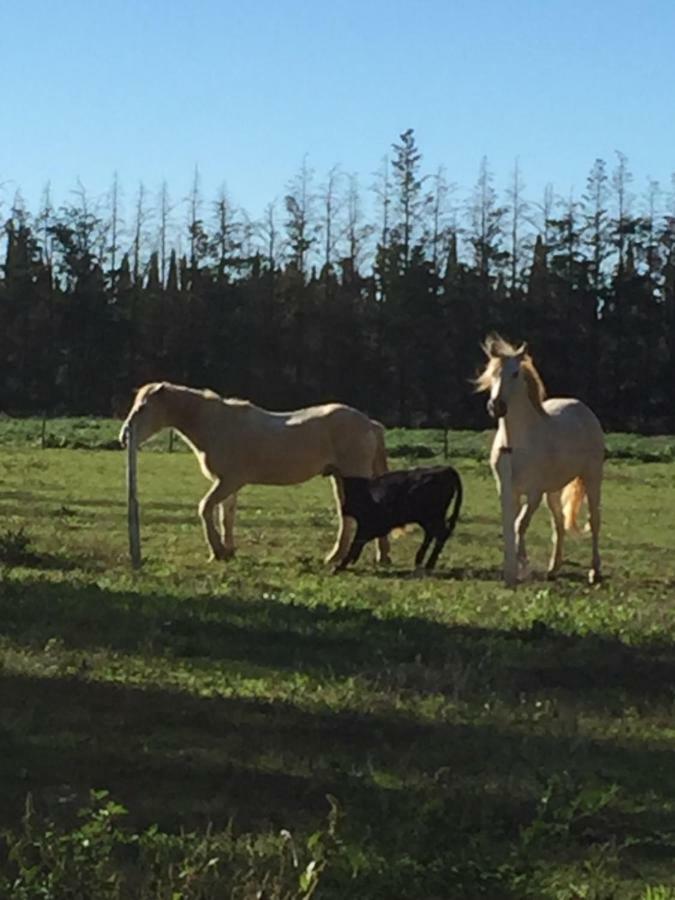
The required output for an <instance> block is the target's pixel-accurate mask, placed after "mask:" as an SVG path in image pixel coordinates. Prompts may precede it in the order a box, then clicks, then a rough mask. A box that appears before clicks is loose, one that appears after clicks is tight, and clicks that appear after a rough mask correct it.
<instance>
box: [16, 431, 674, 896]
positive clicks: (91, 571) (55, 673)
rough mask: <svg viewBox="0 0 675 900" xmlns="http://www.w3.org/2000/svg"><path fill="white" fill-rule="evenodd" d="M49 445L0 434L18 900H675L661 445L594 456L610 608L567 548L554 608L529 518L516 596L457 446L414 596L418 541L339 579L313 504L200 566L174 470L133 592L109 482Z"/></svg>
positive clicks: (540, 538) (582, 556) (669, 588)
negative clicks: (450, 508)
mask: <svg viewBox="0 0 675 900" xmlns="http://www.w3.org/2000/svg"><path fill="white" fill-rule="evenodd" d="M33 424H35V423H33ZM38 425H39V423H38ZM26 427H27V426H26ZM115 428H116V426H115V425H114V423H98V424H97V425H96V427H92V429H91V431H86V429H85V428H84V425H83V427H82V429H81V431H80V433H81V434H82V435H84V434H86V437H85V438H84V439H83V440H82V443H84V444H86V445H87V446H94V445H97V444H98V445H99V446H101V445H105V443H106V442H107V441H108V440H112V439H114V434H115ZM49 429H52V431H50V433H53V434H55V435H61V436H62V437H63V441H62V443H63V444H64V445H66V446H67V445H68V444H70V443H72V442H73V434H74V433H75V432H74V431H73V430H72V429H67V428H65V427H64V426H63V424H62V423H56V424H54V425H52V423H49ZM39 435H40V430H39V427H38V429H37V437H35V434H34V433H30V434H29V432H28V431H22V432H21V431H19V432H17V431H16V430H15V431H14V432H13V433H12V434H11V437H10V436H9V435H8V432H7V431H6V430H5V426H4V425H3V426H2V427H0V512H1V513H2V516H1V517H0V672H1V678H0V686H1V691H2V696H1V698H0V792H1V793H0V796H2V798H3V803H2V804H0V824H1V825H2V826H3V827H4V828H5V829H7V830H8V831H9V832H10V836H9V837H6V839H5V847H4V850H2V849H1V848H0V856H2V855H3V854H4V856H5V857H7V858H6V859H5V861H4V863H3V864H2V866H1V869H2V872H4V873H5V877H6V879H9V880H8V881H5V882H4V885H5V890H6V891H7V892H8V893H7V896H12V897H19V898H20V897H38V896H39V897H45V896H53V897H55V898H59V900H60V898H62V897H67V896H83V897H86V896H97V897H98V896H102V897H103V896H110V897H118V896H119V897H134V898H136V897H167V898H170V900H175V898H181V897H195V898H196V897H209V898H210V897H213V898H215V897H219V898H220V897H236V898H249V897H250V898H253V897H256V896H265V897H269V898H272V897H274V898H282V897H285V898H296V897H297V898H300V897H309V896H316V897H325V898H330V900H332V898H356V900H366V898H381V900H396V898H401V900H404V898H424V900H434V898H435V900H440V898H454V897H461V898H464V897H467V898H471V897H481V896H483V897H489V898H499V897H511V898H521V897H542V898H544V897H545V898H577V897H585V898H610V897H615V898H644V900H657V898H658V900H666V898H673V897H675V866H674V865H673V856H674V854H675V768H674V767H673V766H672V749H673V740H674V738H675V724H674V722H675V719H674V716H673V713H674V712H675V603H674V602H673V597H674V593H675V592H674V588H675V557H674V555H673V550H672V547H673V539H672V536H673V533H675V503H674V502H673V501H674V500H675V491H674V489H673V483H674V481H673V479H674V475H675V465H674V464H673V463H669V462H653V463H651V464H644V463H640V462H639V460H640V459H641V458H653V459H668V456H667V453H668V452H672V440H671V441H670V443H669V440H668V439H665V438H664V439H660V438H655V439H646V438H642V439H637V438H634V437H632V436H612V437H610V441H609V443H610V447H614V450H615V451H616V452H615V454H614V455H615V456H618V457H621V455H622V454H623V455H626V454H625V453H623V451H624V450H625V448H626V447H633V451H632V452H633V455H632V457H631V458H629V459H622V458H617V459H612V460H610V462H609V463H608V464H607V469H606V481H605V495H604V504H603V507H604V520H605V524H604V532H603V540H602V549H603V562H604V568H605V572H606V575H607V580H606V582H605V584H603V585H602V586H600V587H597V588H589V587H588V586H587V585H586V584H585V574H586V570H587V567H588V562H589V556H590V546H589V541H588V540H587V539H586V538H584V537H581V538H576V539H574V540H570V541H569V542H568V545H567V554H566V555H567V562H566V564H565V566H564V569H563V574H562V576H561V578H560V579H559V580H558V581H557V582H556V583H554V584H550V583H548V582H546V581H545V580H544V578H543V572H544V570H545V565H546V559H547V554H548V548H549V525H548V521H547V517H546V515H545V512H544V510H543V509H542V510H541V511H540V512H539V513H538V514H537V516H536V517H535V520H534V522H533V525H532V538H531V541H530V556H531V559H532V564H533V568H534V575H533V578H532V580H531V581H530V582H528V583H527V584H525V585H521V586H520V587H519V588H518V589H517V590H516V591H511V590H507V589H506V588H504V587H503V585H502V584H501V581H500V579H499V566H500V557H501V548H500V537H499V531H500V529H499V515H498V507H497V501H496V496H495V488H494V484H493V481H492V478H491V476H490V474H489V471H488V469H487V466H486V464H485V462H484V461H483V460H484V457H485V453H486V449H485V448H486V445H487V441H488V437H487V435H485V434H483V435H473V434H469V433H453V434H452V435H451V436H450V448H451V453H452V460H453V462H454V463H455V465H456V466H457V468H458V469H459V470H460V472H461V474H462V477H463V480H464V484H465V497H466V501H465V508H464V512H463V515H462V517H461V520H460V523H459V525H458V527H457V532H456V535H455V536H454V538H453V539H452V540H451V541H450V542H449V543H448V545H447V546H446V549H445V551H444V553H443V555H442V556H441V559H440V561H439V569H438V572H437V574H436V576H435V577H432V578H424V579H415V578H412V577H410V568H411V563H412V558H413V556H414V551H415V549H416V546H417V542H418V536H417V535H416V534H411V535H405V536H404V537H402V538H401V539H399V540H398V541H395V542H394V545H393V557H394V564H393V566H392V568H391V569H390V570H385V571H378V570H376V569H375V567H374V565H373V562H372V553H364V554H363V557H362V560H361V562H360V563H359V564H358V565H357V566H356V567H355V569H354V571H352V572H349V573H347V574H344V575H342V576H337V577H334V576H331V575H330V574H329V573H328V572H327V571H326V570H325V569H324V567H323V566H322V564H321V562H320V560H321V558H322V556H323V554H324V553H325V552H326V550H327V549H329V548H330V546H331V544H332V540H333V536H334V535H333V529H334V513H333V507H332V496H331V492H330V487H329V484H328V483H327V482H326V481H325V480H322V479H317V480H315V481H314V482H311V483H309V484H306V485H302V486H299V487H297V488H259V487H253V486H252V487H248V488H246V489H244V490H243V491H242V492H241V495H240V504H239V512H238V518H237V541H238V546H239V551H238V556H237V557H236V558H235V559H234V560H233V561H232V562H230V563H227V564H215V563H211V564H209V563H207V562H206V556H207V552H206V546H205V544H204V541H203V537H202V534H201V529H200V527H199V525H198V521H197V515H196V504H197V502H198V500H199V498H200V496H201V494H202V493H203V492H204V491H205V488H206V486H207V485H206V482H205V481H204V479H203V478H202V476H201V475H200V474H199V471H198V469H197V466H196V464H195V462H194V460H193V459H192V457H191V456H190V455H188V454H186V453H183V452H176V453H173V454H171V455H169V454H166V453H153V452H143V453H142V454H141V455H140V459H139V484H140V500H141V517H142V540H143V556H144V565H143V568H142V570H141V571H140V572H138V573H133V572H132V571H131V570H130V567H129V564H128V550H127V537H126V508H125V488H124V454H122V453H119V452H118V453H113V452H110V453H97V452H92V451H91V450H86V449H80V450H75V449H63V450H59V449H45V450H40V449H37V448H36V447H35V446H33V445H34V443H35V440H37V441H38V443H39ZM166 441H167V439H166V436H162V437H160V438H159V439H158V441H157V443H156V447H157V448H159V449H162V448H166ZM389 444H390V446H391V447H392V448H394V453H393V454H392V455H393V456H394V457H395V462H396V464H397V465H404V464H407V463H408V462H411V461H415V462H422V463H424V462H426V461H427V457H426V455H425V454H424V453H420V452H419V450H418V449H417V448H419V447H429V448H431V452H432V453H435V454H438V452H439V451H440V449H441V447H442V434H441V433H440V432H436V433H425V432H398V431H397V432H394V433H392V434H391V436H390V439H389ZM669 447H670V448H671V449H670V450H668V448H669ZM396 448H399V449H400V452H401V453H407V454H409V455H400V456H396V453H397V450H396ZM479 451H480V452H479ZM477 457H480V459H478V458H477ZM437 458H438V456H437V455H435V456H430V457H429V460H430V461H434V460H435V459H437ZM92 789H93V790H96V791H108V792H109V795H107V796H105V797H103V795H100V794H97V795H95V797H94V798H93V800H91V799H90V791H91V790H92ZM28 795H30V798H31V800H30V805H29V815H28V816H25V810H26V798H27V796H28ZM110 804H112V806H111V808H110V809H108V806H109V805H110ZM121 807H123V808H124V809H125V810H126V811H127V813H126V814H124V813H123V811H122V810H121ZM80 808H84V812H83V814H82V815H81V816H78V815H77V811H78V810H79V809H80ZM106 809H108V812H106ZM329 817H330V819H329ZM22 818H23V824H22ZM282 831H284V832H285V833H287V834H285V835H282ZM84 841H88V842H89V843H87V844H86V845H85V844H84V843H83V842H84ZM85 846H86V848H87V849H86V852H85V851H84V850H83V849H82V848H83V847H85ZM94 846H95V847H96V848H97V850H96V852H95V853H94V851H93V850H91V849H90V848H91V847H94ZM87 854H88V855H87ZM92 854H93V855H92ZM294 854H295V857H297V865H296V864H295V860H294ZM10 857H11V858H10ZM64 860H65V861H66V862H67V864H66V862H64ZM213 860H216V862H212V861H213ZM57 861H60V862H57ZM55 873H56V874H55ZM181 873H182V874H181ZM49 878H51V887H50V888H49V890H51V891H52V893H51V894H50V893H48V889H47V888H45V885H46V884H47V882H48V881H49ZM17 879H18V880H17ZM31 879H33V880H32V882H31ZM55 879H56V881H55ZM58 879H61V880H60V881H58ZM78 879H79V882H78ZM153 879H154V880H153ZM12 880H13V881H14V884H13V885H12V884H11V883H12ZM78 883H79V884H80V885H81V884H83V883H84V884H87V885H89V887H88V888H82V887H80V888H79V890H80V894H77V892H76V891H75V892H74V893H73V892H72V891H73V890H74V889H73V885H74V884H78ZM2 885H3V882H2V881H0V889H1V887H2ZM8 885H9V886H8ZM17 885H18V886H17ZM31 885H32V886H31ZM54 885H56V886H54ZM64 885H65V886H67V887H68V889H69V890H71V894H68V893H67V892H66V887H64ZM101 885H107V887H105V888H103V887H101ZM87 890H88V891H89V894H87ZM104 890H105V891H109V893H104ZM21 891H23V893H21ZM31 891H33V893H31ZM40 891H42V892H41V893H40ZM115 891H116V893H115ZM200 892H201V893H200Z"/></svg>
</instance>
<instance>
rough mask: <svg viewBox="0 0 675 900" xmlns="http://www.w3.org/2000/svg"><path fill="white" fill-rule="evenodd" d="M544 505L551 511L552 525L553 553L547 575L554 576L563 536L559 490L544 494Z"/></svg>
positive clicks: (563, 524)
mask: <svg viewBox="0 0 675 900" xmlns="http://www.w3.org/2000/svg"><path fill="white" fill-rule="evenodd" d="M546 505H547V506H548V508H549V511H550V513H551V525H552V526H553V553H552V554H551V561H550V562H549V564H548V577H549V578H555V575H556V573H557V571H558V569H559V568H560V565H561V563H562V551H563V539H564V537H565V517H564V515H563V509H562V502H561V491H554V492H553V493H550V494H546Z"/></svg>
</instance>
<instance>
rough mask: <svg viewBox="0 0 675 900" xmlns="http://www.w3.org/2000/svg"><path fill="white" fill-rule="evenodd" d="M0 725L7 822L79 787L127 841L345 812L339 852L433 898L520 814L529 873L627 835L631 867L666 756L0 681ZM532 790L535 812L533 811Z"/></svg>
mask: <svg viewBox="0 0 675 900" xmlns="http://www.w3.org/2000/svg"><path fill="white" fill-rule="evenodd" d="M0 727H1V729H2V730H1V731H0V737H1V739H2V744H3V753H2V756H1V757H0V780H1V782H2V786H3V805H2V809H1V810H0V820H1V821H3V822H4V823H5V824H8V825H16V822H17V820H18V818H19V816H20V814H21V810H22V807H23V802H24V799H25V796H26V794H27V793H28V792H30V793H32V795H33V798H34V802H35V804H36V805H37V806H38V808H40V809H41V810H42V811H45V812H47V813H48V814H50V815H61V816H62V815H63V813H64V809H65V810H66V811H67V810H68V807H69V806H70V807H71V808H73V809H74V808H76V807H77V806H78V805H79V804H80V803H81V802H82V800H84V798H85V796H86V793H87V791H88V790H89V788H92V787H94V788H106V789H108V790H110V791H111V793H112V795H113V796H114V797H115V798H116V799H118V800H120V801H121V802H122V803H123V804H124V805H125V806H126V807H127V808H128V809H129V810H130V813H131V821H132V824H133V825H134V826H138V827H145V826H147V825H149V824H151V823H153V822H157V823H158V824H159V825H160V827H162V828H165V829H169V830H178V829H179V828H186V829H198V830H202V829H204V828H205V827H206V825H207V823H209V822H211V823H213V824H214V826H215V827H216V828H217V829H220V828H224V827H226V826H227V825H228V823H229V822H233V823H234V826H235V828H236V829H237V830H238V831H239V830H247V831H248V830H253V831H255V830H269V829H270V828H272V829H274V830H275V831H278V830H279V829H281V828H289V829H290V830H291V831H292V832H293V833H294V834H300V833H302V832H307V831H309V830H312V829H313V828H315V827H316V826H317V825H318V824H319V823H320V822H321V820H322V819H323V817H324V816H325V812H326V808H327V802H326V796H327V795H332V796H334V797H336V798H337V799H338V801H339V803H340V806H341V808H342V809H343V810H344V811H345V814H346V820H345V824H344V827H343V830H342V836H343V838H344V839H345V840H346V841H348V842H351V843H352V844H353V845H354V846H355V847H361V848H362V849H363V850H364V851H365V852H366V853H368V854H370V853H373V854H374V855H375V858H377V859H380V860H382V861H388V864H389V865H391V866H393V867H396V866H398V863H399V861H400V860H401V859H405V860H408V861H409V862H408V863H407V864H406V866H407V865H411V864H412V865H414V866H415V867H419V869H420V871H421V872H422V873H424V874H423V876H422V877H423V878H427V875H426V873H425V869H426V867H427V866H430V865H431V866H432V868H433V871H435V873H436V874H435V875H434V874H433V872H432V871H430V872H429V874H428V878H429V879H431V880H430V881H429V882H428V883H427V891H425V892H424V893H423V895H424V896H437V894H435V893H433V889H432V885H433V879H434V878H438V877H440V878H441V879H445V880H449V879H451V878H453V877H454V878H457V869H458V866H457V863H458V862H460V861H462V860H466V859H468V858H471V859H476V857H478V859H477V862H478V863H480V864H481V865H482V866H483V867H485V868H487V867H488V866H490V865H492V866H497V865H499V864H501V862H502V861H504V860H506V859H509V858H511V859H512V858H513V848H515V847H518V846H519V842H520V841H521V835H522V830H523V829H524V828H527V827H528V826H529V825H530V824H531V823H532V822H533V821H534V820H535V819H537V818H539V819H540V820H541V823H542V824H541V825H540V826H539V827H540V828H542V829H543V831H542V834H543V835H547V834H548V832H546V821H548V819H547V818H546V817H548V816H550V817H551V818H550V827H551V836H554V837H555V840H545V841H541V842H540V843H538V844H536V843H535V844H534V845H532V846H530V847H529V848H528V855H529V861H530V862H532V861H536V862H537V863H543V862H544V861H545V860H546V859H548V858H555V857H556V855H557V854H558V852H561V853H563V854H564V856H565V858H566V859H567V860H569V859H570V858H574V857H575V856H576V857H577V858H578V859H583V858H584V857H585V855H586V854H587V853H588V849H589V846H591V845H593V844H599V845H603V844H605V843H607V842H608V841H614V840H621V839H623V838H624V837H625V838H627V837H631V838H633V839H634V838H635V835H639V836H640V838H641V839H642V840H643V842H644V852H643V848H642V846H641V843H640V840H637V841H635V840H634V841H633V844H634V846H633V848H632V850H631V853H632V859H633V862H634V864H639V863H641V862H644V860H645V859H647V858H653V856H654V853H655V851H657V850H658V849H659V848H663V853H664V854H665V853H666V849H667V848H668V847H670V848H672V844H673V834H674V831H675V827H674V822H673V817H672V813H669V812H668V810H671V809H672V802H673V799H674V798H675V775H674V773H673V771H672V766H671V761H672V760H671V753H670V750H669V749H668V748H666V747H658V746H652V747H648V746H641V745H640V744H639V743H635V744H624V745H621V744H614V743H612V742H609V741H580V740H579V738H578V737H576V738H574V739H570V738H567V739H566V738H561V737H560V736H557V735H555V734H544V733H542V732H541V731H540V732H538V733H537V731H536V730H535V729H531V730H530V732H529V733H527V734H526V733H523V732H522V731H520V730H519V729H518V728H517V727H512V726H509V725H506V724H498V723H488V722H486V723H481V722H478V721H474V722H470V723H467V724H451V723H447V722H439V723H425V724H421V723H419V722H416V721H414V720H411V719H409V718H406V717H405V716H402V715H400V714H397V713H395V712H393V711H392V712H390V713H388V714H380V713H378V714H372V713H370V714H358V713H353V714H336V713H331V712H329V711H326V712H321V713H319V712H309V711H307V710H303V709H302V708H300V707H299V706H295V705H293V704H290V703H287V702H274V703H270V702H255V701H252V700H241V699H227V698H218V697H216V698H199V697H195V696H193V695H190V694H188V693H180V692H173V691H165V690H158V689H154V688H145V689H142V688H137V687H130V686H123V685H112V684H105V683H95V682H90V681H87V680H85V679H80V678H72V677H71V678H35V677H26V676H14V675H7V674H5V675H4V676H3V677H2V678H0ZM552 785H553V786H554V787H555V786H557V788H555V789H554V790H551V786H552ZM589 786H591V787H592V789H593V790H595V791H596V792H597V791H600V792H602V791H603V790H607V789H608V788H610V787H611V789H612V790H618V792H619V796H620V803H617V804H612V803H609V804H607V805H605V806H602V807H601V808H598V809H594V808H592V809H590V810H583V809H581V811H580V810H579V809H578V807H577V806H575V804H578V797H579V796H580V795H583V791H585V790H586V791H587V790H588V787H589ZM547 791H548V792H549V793H550V794H551V799H550V801H549V802H550V805H551V810H550V812H549V811H547V812H546V813H544V814H542V813H541V804H540V798H541V796H542V794H543V793H545V792H547ZM645 796H649V798H650V800H649V803H648V804H645V803H644V802H643V801H644V797H645ZM538 810H539V812H538ZM575 810H576V812H575ZM542 815H543V816H544V818H543V819H542V818H541V817H542ZM566 816H567V817H569V819H567V818H565V817H566ZM561 822H564V823H565V828H564V830H563V831H562V832H561V830H560V829H561ZM562 835H564V836H562ZM474 864H475V863H474ZM404 870H405V867H404ZM462 877H463V876H462ZM462 883H463V882H462ZM382 890H383V887H382V885H381V884H380V892H377V893H375V892H374V893H373V894H372V896H378V897H379V896H385V895H386V896H397V897H419V896H422V894H420V893H417V892H415V891H412V892H408V891H406V889H405V884H404V883H402V884H401V885H400V886H399V887H398V888H397V891H400V893H398V892H397V893H395V894H393V893H389V894H387V892H386V888H385V889H384V893H381V891H382ZM338 896H340V895H338ZM342 896H344V894H342ZM359 896H364V897H365V896H371V894H370V893H368V892H366V891H362V893H360V894H359ZM438 896H447V894H442V895H441V894H438ZM461 896H474V894H466V893H463V894H461ZM476 896H477V895H476ZM491 896H494V897H496V896H502V894H500V893H493V894H491ZM516 896H517V894H516Z"/></svg>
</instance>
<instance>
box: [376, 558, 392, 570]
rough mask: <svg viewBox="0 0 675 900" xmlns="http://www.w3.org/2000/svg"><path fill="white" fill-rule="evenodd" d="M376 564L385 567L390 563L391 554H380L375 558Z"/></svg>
mask: <svg viewBox="0 0 675 900" xmlns="http://www.w3.org/2000/svg"><path fill="white" fill-rule="evenodd" d="M377 564H378V566H383V567H384V568H385V569H386V568H387V567H388V566H390V565H391V556H381V557H380V558H379V559H378V560H377Z"/></svg>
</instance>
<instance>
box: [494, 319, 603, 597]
mask: <svg viewBox="0 0 675 900" xmlns="http://www.w3.org/2000/svg"><path fill="white" fill-rule="evenodd" d="M483 349H484V351H485V353H486V355H487V357H488V363H487V365H486V367H485V370H484V371H483V372H482V374H481V375H480V376H479V377H478V378H477V380H476V385H477V389H478V390H482V391H489V393H490V398H489V400H488V404H487V406H488V412H489V413H490V415H491V416H492V417H493V418H495V419H497V420H498V422H499V424H498V427H497V434H496V436H495V439H494V442H493V444H492V450H491V453H490V465H491V466H492V471H493V472H494V475H495V478H496V480H497V489H498V491H499V494H500V499H501V505H502V525H503V533H504V578H505V580H506V582H507V584H510V585H513V584H515V583H516V581H517V580H518V577H519V576H520V577H522V576H524V574H525V573H526V571H527V552H526V549H525V533H526V531H527V527H528V525H529V524H530V520H531V519H532V516H533V515H534V513H535V512H536V510H537V507H538V506H539V504H540V503H541V498H542V495H545V496H546V502H547V504H548V508H549V510H550V513H551V519H552V523H553V555H552V556H551V561H550V564H549V569H548V572H549V576H550V577H553V576H554V575H555V574H556V572H557V571H558V569H559V568H560V564H561V562H562V548H563V536H564V533H565V528H566V527H567V528H568V529H570V528H573V527H575V526H576V516H577V512H578V510H579V506H580V505H581V502H582V500H583V497H584V493H585V494H586V496H587V498H588V508H589V514H590V528H591V536H592V561H591V569H590V571H589V573H588V580H589V582H590V583H591V584H594V583H595V582H598V581H599V580H600V578H601V573H600V552H599V548H598V540H599V534H600V485H601V482H602V467H603V462H604V457H605V442H604V436H603V433H602V428H601V427H600V423H599V422H598V420H597V418H596V417H595V415H594V413H593V412H591V410H590V409H589V408H588V407H587V406H586V405H585V404H584V403H582V402H581V401H580V400H575V399H571V398H563V397H557V398H553V399H550V400H546V392H545V389H544V385H543V383H542V381H541V378H540V377H539V373H538V372H537V370H536V369H535V367H534V364H533V363H532V359H531V357H530V356H529V355H528V353H527V348H526V345H525V344H523V345H522V346H521V347H514V346H513V345H511V344H509V343H508V342H507V341H505V340H504V339H503V338H500V337H499V335H493V336H491V337H489V338H488V339H487V340H486V341H485V343H484V345H483ZM523 497H524V498H525V499H524V502H523V504H522V506H521V507H520V511H519V512H518V515H517V517H516V509H517V507H518V506H519V505H520V502H521V498H523Z"/></svg>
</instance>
